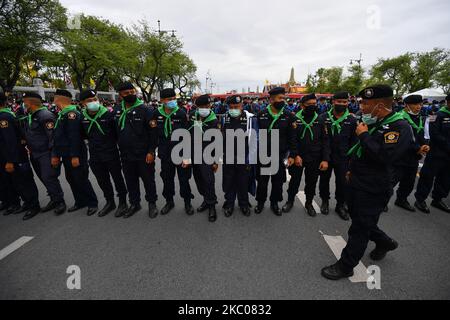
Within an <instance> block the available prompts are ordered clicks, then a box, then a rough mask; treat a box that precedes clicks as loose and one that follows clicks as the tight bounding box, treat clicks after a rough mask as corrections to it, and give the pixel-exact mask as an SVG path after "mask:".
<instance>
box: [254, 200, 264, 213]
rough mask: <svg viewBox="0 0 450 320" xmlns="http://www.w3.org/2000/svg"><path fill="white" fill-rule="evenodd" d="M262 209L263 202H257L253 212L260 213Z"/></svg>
mask: <svg viewBox="0 0 450 320" xmlns="http://www.w3.org/2000/svg"><path fill="white" fill-rule="evenodd" d="M263 210H264V202H258V204H257V206H256V208H255V213H256V214H260V213H261V212H263Z"/></svg>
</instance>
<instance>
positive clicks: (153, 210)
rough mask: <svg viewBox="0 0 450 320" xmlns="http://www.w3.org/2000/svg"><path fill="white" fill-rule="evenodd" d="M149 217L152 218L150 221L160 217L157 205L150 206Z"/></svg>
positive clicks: (151, 204) (150, 204)
mask: <svg viewBox="0 0 450 320" xmlns="http://www.w3.org/2000/svg"><path fill="white" fill-rule="evenodd" d="M148 216H149V217H150V219H155V218H156V217H157V216H158V208H156V204H154V203H149V204H148Z"/></svg>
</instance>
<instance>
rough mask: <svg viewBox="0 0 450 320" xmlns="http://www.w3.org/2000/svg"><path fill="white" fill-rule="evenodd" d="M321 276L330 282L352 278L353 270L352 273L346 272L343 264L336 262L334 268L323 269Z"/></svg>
mask: <svg viewBox="0 0 450 320" xmlns="http://www.w3.org/2000/svg"><path fill="white" fill-rule="evenodd" d="M321 274H322V276H323V277H324V278H327V279H328V280H340V279H344V278H349V277H352V276H353V270H351V271H348V270H344V268H342V266H341V264H340V263H339V262H336V263H335V264H333V265H332V266H329V267H325V268H323V269H322V272H321Z"/></svg>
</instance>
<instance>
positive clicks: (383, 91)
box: [359, 84, 394, 100]
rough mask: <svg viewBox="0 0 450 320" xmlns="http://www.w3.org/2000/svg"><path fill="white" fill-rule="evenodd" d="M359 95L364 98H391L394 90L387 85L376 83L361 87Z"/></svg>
mask: <svg viewBox="0 0 450 320" xmlns="http://www.w3.org/2000/svg"><path fill="white" fill-rule="evenodd" d="M359 96H360V97H361V98H363V99H365V100H372V99H382V98H393V97H394V91H393V90H392V88H391V87H390V86H388V85H385V84H377V85H374V86H370V87H367V88H365V89H363V90H362V91H361V92H360V93H359Z"/></svg>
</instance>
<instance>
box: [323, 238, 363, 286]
mask: <svg viewBox="0 0 450 320" xmlns="http://www.w3.org/2000/svg"><path fill="white" fill-rule="evenodd" d="M319 232H320V233H321V234H322V235H323V238H324V239H325V242H326V243H327V244H328V246H329V247H330V249H331V251H333V254H334V255H335V257H336V259H338V260H339V259H340V258H341V253H342V250H344V248H345V246H346V245H347V242H345V240H344V238H342V237H341V236H336V237H333V236H328V235H326V234H323V232H322V231H319ZM368 278H369V274H368V273H367V268H366V267H365V266H364V264H363V263H362V262H359V264H358V265H357V266H356V268H355V270H354V275H353V277H350V278H349V280H350V281H351V282H353V283H358V282H367V279H368Z"/></svg>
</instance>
